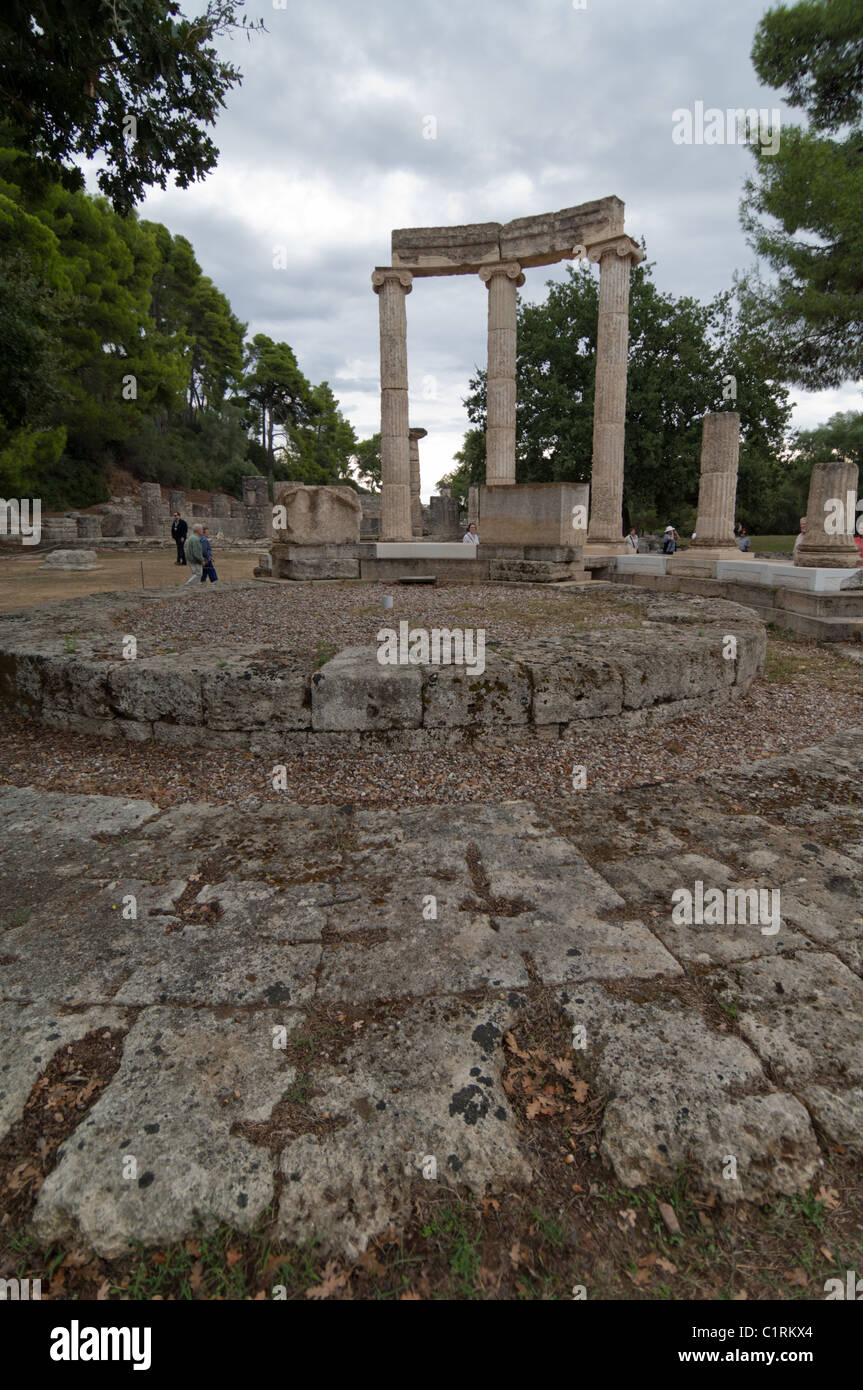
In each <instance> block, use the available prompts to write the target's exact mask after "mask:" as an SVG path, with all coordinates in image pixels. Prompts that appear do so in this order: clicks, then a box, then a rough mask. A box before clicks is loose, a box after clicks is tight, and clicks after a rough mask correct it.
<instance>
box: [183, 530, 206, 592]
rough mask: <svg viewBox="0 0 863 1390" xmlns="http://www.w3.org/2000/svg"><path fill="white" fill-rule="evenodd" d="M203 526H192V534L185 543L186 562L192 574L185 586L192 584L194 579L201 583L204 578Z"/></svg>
mask: <svg viewBox="0 0 863 1390" xmlns="http://www.w3.org/2000/svg"><path fill="white" fill-rule="evenodd" d="M203 529H204V528H203V526H193V527H192V534H191V535H190V536H189V538H188V540H187V541H186V561H187V563H188V566H189V569H190V570H191V571H192V573H191V574H190V575H189V578H188V579H187V580H186V583H187V584H194V582H195V580H196V579H200V580H201V581H202V582H203V578H204V551H203V548H202V545H201V532H202V531H203Z"/></svg>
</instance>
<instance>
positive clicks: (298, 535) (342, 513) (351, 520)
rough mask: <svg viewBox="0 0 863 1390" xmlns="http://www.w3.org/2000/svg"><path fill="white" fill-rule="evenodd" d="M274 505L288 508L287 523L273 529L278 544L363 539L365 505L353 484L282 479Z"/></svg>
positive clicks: (336, 543)
mask: <svg viewBox="0 0 863 1390" xmlns="http://www.w3.org/2000/svg"><path fill="white" fill-rule="evenodd" d="M275 505H276V506H277V507H284V509H285V525H284V527H279V528H278V529H275V528H274V532H273V534H274V538H275V540H276V542H277V543H278V544H279V545H291V546H297V545H313V546H321V545H354V544H356V543H357V542H358V541H359V539H360V527H361V524H362V514H363V509H362V503H361V502H360V499H359V496H358V495H357V493H356V492H354V490H353V488H352V487H306V486H305V485H304V484H303V483H283V484H282V485H281V486H280V487H279V488H277V489H276V502H275ZM408 539H410V537H408Z"/></svg>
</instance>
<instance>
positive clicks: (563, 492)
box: [479, 483, 590, 548]
mask: <svg viewBox="0 0 863 1390" xmlns="http://www.w3.org/2000/svg"><path fill="white" fill-rule="evenodd" d="M589 501H590V488H589V487H588V486H587V484H586V483H515V484H512V485H498V486H494V487H481V488H480V490H479V535H480V542H481V543H482V544H484V545H487V544H490V545H523V546H545V545H552V546H566V547H576V548H578V547H580V546H581V545H583V543H584V539H585V536H586V531H584V530H583V529H582V530H577V529H576V528H574V527H573V520H574V519H576V520H578V519H580V518H579V516H578V514H577V513H576V514H575V517H574V513H573V508H574V507H583V508H584V516H585V517H586V516H587V511H588V505H589Z"/></svg>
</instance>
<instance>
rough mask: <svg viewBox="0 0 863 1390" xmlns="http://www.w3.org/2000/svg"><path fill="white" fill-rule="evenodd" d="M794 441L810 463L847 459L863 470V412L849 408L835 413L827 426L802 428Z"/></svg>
mask: <svg viewBox="0 0 863 1390" xmlns="http://www.w3.org/2000/svg"><path fill="white" fill-rule="evenodd" d="M794 444H795V446H796V448H797V449H798V450H799V451H800V454H801V455H802V457H803V458H804V459H806V460H807V461H808V462H809V463H810V464H812V463H819V462H823V461H824V460H826V459H846V460H848V461H849V462H850V463H856V465H857V467H858V468H860V469H863V411H860V410H846V411H843V412H840V413H839V414H838V415H831V416H830V419H829V420H828V421H827V423H826V425H818V426H816V428H815V429H814V430H798V431H797V434H796V435H795V437H794Z"/></svg>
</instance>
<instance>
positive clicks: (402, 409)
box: [372, 266, 413, 541]
mask: <svg viewBox="0 0 863 1390" xmlns="http://www.w3.org/2000/svg"><path fill="white" fill-rule="evenodd" d="M412 286H413V276H412V275H411V274H410V271H407V270H393V269H392V267H387V266H381V267H378V269H377V270H375V272H374V274H373V275H372V288H373V289H374V291H375V294H376V295H377V296H378V313H379V317H380V336H381V540H382V541H409V540H412V539H413V528H412V525H411V459H410V440H409V438H408V358H407V314H406V313H405V297H406V296H407V295H409V294H410V292H411V288H412Z"/></svg>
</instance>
